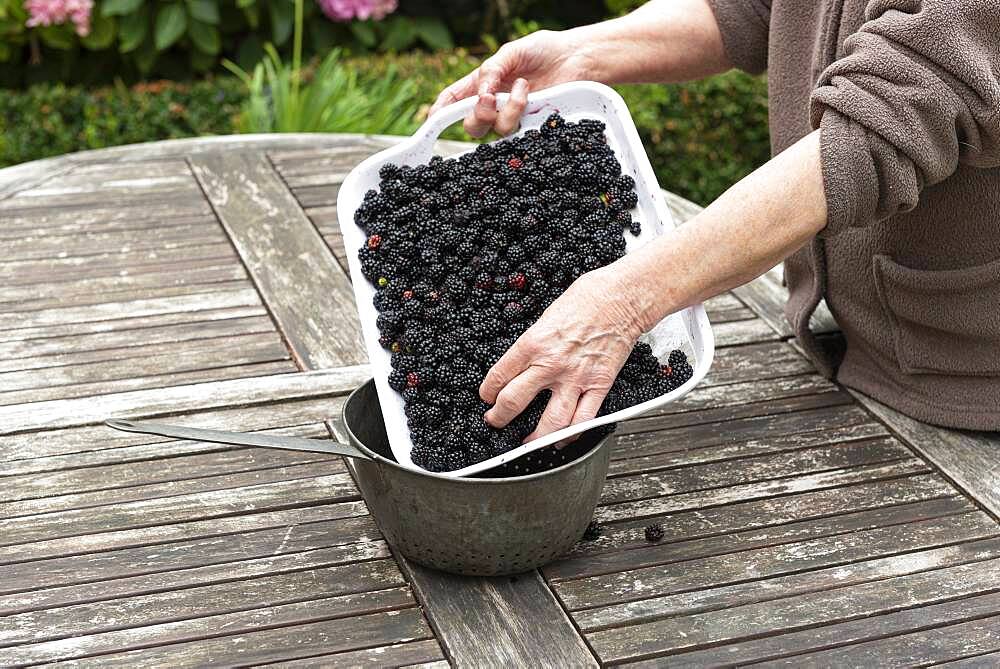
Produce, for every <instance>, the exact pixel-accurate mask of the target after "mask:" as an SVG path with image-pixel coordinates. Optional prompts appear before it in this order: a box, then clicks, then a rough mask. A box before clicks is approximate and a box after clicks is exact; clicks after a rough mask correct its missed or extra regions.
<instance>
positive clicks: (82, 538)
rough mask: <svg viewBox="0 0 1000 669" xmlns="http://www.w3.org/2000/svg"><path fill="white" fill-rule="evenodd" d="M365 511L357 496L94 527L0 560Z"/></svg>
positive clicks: (5, 553)
mask: <svg viewBox="0 0 1000 669" xmlns="http://www.w3.org/2000/svg"><path fill="white" fill-rule="evenodd" d="M321 502H322V500H321ZM367 514H368V507H367V506H365V503H364V502H362V501H360V500H354V501H349V502H337V503H333V504H327V503H320V504H318V505H317V506H307V507H292V508H287V509H282V510H277V511H269V510H264V511H261V512H256V513H255V512H253V511H251V512H249V513H246V514H243V515H239V516H225V517H221V518H211V519H207V520H186V519H182V520H181V521H180V522H177V523H171V524H167V525H155V526H149V527H138V528H129V529H124V530H109V531H104V532H101V531H98V532H96V533H93V534H83V535H77V536H71V537H60V538H55V539H45V540H40V541H35V542H31V543H26V544H17V545H14V546H5V547H0V564H12V563H15V562H26V561H30V560H44V559H49V558H59V557H67V556H72V555H83V554H86V553H100V552H106V551H112V550H118V549H124V548H132V547H142V546H155V545H162V544H169V543H173V542H177V541H187V540H193V539H200V538H203V537H218V536H224V535H227V534H241V533H245V532H252V531H255V530H265V529H269V528H274V527H280V528H281V529H282V532H285V531H287V529H288V526H290V525H298V524H304V523H311V522H321V521H325V520H336V519H338V518H351V517H355V516H364V515H367ZM282 536H284V535H282ZM42 592H44V596H45V598H46V599H45V600H44V601H50V600H51V598H52V597H54V596H55V593H54V591H52V590H46V591H42ZM39 601H42V600H38V599H33V600H31V602H32V603H34V604H37V603H38V602H39Z"/></svg>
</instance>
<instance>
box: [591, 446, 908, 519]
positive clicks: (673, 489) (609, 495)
mask: <svg viewBox="0 0 1000 669" xmlns="http://www.w3.org/2000/svg"><path fill="white" fill-rule="evenodd" d="M911 457H912V456H911V454H910V452H909V451H908V450H907V449H906V448H905V447H904V446H903V445H902V444H900V443H899V442H898V441H895V440H893V439H881V440H878V441H861V442H853V443H850V444H839V445H836V446H826V447H821V448H809V449H803V450H798V451H791V452H782V453H773V454H772V453H768V454H763V455H756V456H753V457H749V458H743V459H739V460H726V461H723V462H710V463H705V464H697V465H690V466H681V467H678V468H675V469H669V470H664V471H659V472H656V473H647V472H640V473H637V474H633V475H627V476H618V477H616V478H613V479H609V480H608V481H607V483H605V485H604V490H603V492H602V493H601V502H600V503H601V504H616V503H619V502H625V501H629V500H641V499H649V498H652V497H660V496H665V495H677V494H681V493H687V492H693V491H695V490H709V489H712V488H727V487H730V486H734V485H745V484H748V483H753V482H757V481H767V480H772V479H780V478H785V477H789V476H801V475H803V474H811V473H818V472H824V471H830V470H835V469H844V468H846V467H859V466H862V465H872V464H876V463H886V462H896V461H899V460H906V459H908V458H911Z"/></svg>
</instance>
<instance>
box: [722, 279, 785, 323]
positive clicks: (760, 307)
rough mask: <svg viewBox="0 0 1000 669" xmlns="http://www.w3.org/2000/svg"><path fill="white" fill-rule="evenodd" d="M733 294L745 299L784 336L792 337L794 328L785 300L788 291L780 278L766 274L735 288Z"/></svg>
mask: <svg viewBox="0 0 1000 669" xmlns="http://www.w3.org/2000/svg"><path fill="white" fill-rule="evenodd" d="M733 294H735V295H736V296H737V297H738V298H740V299H741V300H743V302H745V303H746V304H747V305H748V306H749V307H750V308H751V309H753V311H754V313H756V314H757V315H758V316H760V317H761V318H762V319H763V320H764V321H765V322H766V323H767V324H768V325H770V326H771V328H772V329H773V330H774V331H775V332H776V333H778V334H779V335H781V336H782V337H791V336H792V328H791V326H790V325H789V324H788V321H787V320H786V319H785V302H786V301H787V300H788V291H787V290H785V288H784V286H782V285H781V280H780V278H776V277H775V276H774V275H773V274H764V275H763V276H760V277H758V278H756V279H754V280H753V281H750V282H748V283H745V284H743V285H742V286H739V287H737V288H734V289H733Z"/></svg>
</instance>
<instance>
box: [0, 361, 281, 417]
mask: <svg viewBox="0 0 1000 669" xmlns="http://www.w3.org/2000/svg"><path fill="white" fill-rule="evenodd" d="M294 370H295V366H294V365H293V364H292V363H291V361H290V360H288V359H287V358H285V359H279V360H275V361H265V362H257V363H248V364H238V365H232V366H224V367H211V368H209V369H196V370H191V371H180V372H171V373H169V374H151V375H149V376H134V377H131V378H126V379H115V380H113V381H90V382H84V383H76V384H73V385H65V386H56V387H47V388H32V389H29V390H17V391H13V392H10V393H4V394H0V406H3V405H13V406H18V405H24V404H29V403H36V402H43V401H48V400H51V399H53V398H57V397H63V398H67V399H73V398H82V397H97V396H100V395H102V394H104V393H109V392H110V393H118V392H126V391H129V390H143V389H149V388H165V387H167V386H180V385H189V384H197V383H201V382H206V381H222V380H224V379H238V378H245V377H254V376H269V375H271V374H285V373H287V372H291V371H294Z"/></svg>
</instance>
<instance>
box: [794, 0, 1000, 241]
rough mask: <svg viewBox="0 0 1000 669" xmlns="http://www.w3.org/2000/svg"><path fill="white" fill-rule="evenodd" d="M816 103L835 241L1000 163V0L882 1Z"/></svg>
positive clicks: (826, 78) (822, 84) (828, 232)
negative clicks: (940, 186)
mask: <svg viewBox="0 0 1000 669" xmlns="http://www.w3.org/2000/svg"><path fill="white" fill-rule="evenodd" d="M843 52H844V56H843V57H842V58H840V59H839V60H837V61H836V62H834V63H833V64H832V65H830V66H829V67H828V68H827V69H826V71H824V72H823V74H822V76H821V77H820V80H819V82H818V85H817V87H816V89H815V90H814V92H813V94H812V98H811V101H810V114H811V120H812V125H813V127H814V128H820V151H821V156H822V158H821V160H822V166H823V184H824V189H825V191H826V197H827V205H828V210H829V214H828V218H827V226H826V229H825V230H824V232H823V235H825V236H832V235H835V234H837V233H838V232H841V231H842V230H845V229H848V228H851V227H863V226H865V225H868V224H870V223H872V222H874V221H880V220H884V219H886V218H888V217H890V216H892V215H894V214H897V213H899V212H904V211H909V210H910V209H913V208H914V207H915V206H916V205H917V201H918V198H919V196H920V192H921V191H922V190H923V189H924V188H925V187H927V186H931V185H933V184H936V183H939V182H941V181H944V180H945V179H947V178H948V177H949V176H951V175H952V174H953V173H954V172H955V170H956V169H958V166H959V164H967V165H970V166H975V167H981V168H992V167H997V166H1000V1H998V0H872V1H871V2H869V4H868V6H867V8H866V13H865V23H864V24H863V25H862V27H861V29H860V30H859V31H858V32H856V33H855V34H853V35H851V36H850V37H848V38H847V40H846V41H845V42H844V47H843Z"/></svg>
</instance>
